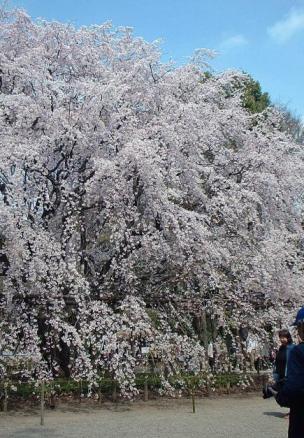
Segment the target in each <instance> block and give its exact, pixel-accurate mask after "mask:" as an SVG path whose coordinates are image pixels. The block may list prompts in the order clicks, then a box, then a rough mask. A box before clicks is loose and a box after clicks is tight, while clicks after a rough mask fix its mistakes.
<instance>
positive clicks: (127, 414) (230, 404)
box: [0, 394, 288, 438]
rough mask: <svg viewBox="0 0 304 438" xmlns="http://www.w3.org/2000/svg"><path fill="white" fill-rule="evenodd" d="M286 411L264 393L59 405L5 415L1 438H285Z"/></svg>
mask: <svg viewBox="0 0 304 438" xmlns="http://www.w3.org/2000/svg"><path fill="white" fill-rule="evenodd" d="M286 412H287V411H286V409H285V410H284V409H281V408H280V407H279V406H278V405H277V404H276V402H275V401H274V400H273V399H269V400H263V399H262V398H261V397H260V396H257V395H256V394H255V395H248V394H247V395H244V396H240V395H238V396H231V395H230V396H222V397H214V398H213V397H208V398H203V399H199V400H197V402H196V413H195V414H193V413H192V405H191V400H188V399H181V400H167V399H158V400H153V401H148V402H138V401H137V402H133V403H132V402H131V403H118V404H113V403H104V404H102V405H101V406H95V407H92V406H87V405H83V406H74V407H72V406H67V405H60V406H58V408H56V410H54V411H50V410H46V414H45V425H44V426H40V417H39V411H36V412H34V411H31V412H27V413H24V412H23V413H22V412H13V411H10V412H9V413H8V414H4V413H1V414H0V437H1V438H13V437H14V438H30V437H43V438H57V437H64V438H66V437H69V438H78V437H79V438H80V437H81V438H144V437H147V438H169V437H174V438H199V437H200V438H201V437H206V438H209V437H212V438H228V437H229V438H241V437H242V438H266V437H267V438H284V437H287V428H288V420H287V419H285V418H284V415H285V414H286Z"/></svg>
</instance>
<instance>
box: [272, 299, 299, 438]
mask: <svg viewBox="0 0 304 438" xmlns="http://www.w3.org/2000/svg"><path fill="white" fill-rule="evenodd" d="M294 325H295V326H296V327H297V330H298V337H299V344H298V345H296V346H295V347H294V348H293V349H292V351H291V352H290V355H289V359H288V368H287V377H286V380H285V382H284V384H283V386H282V388H281V389H280V390H279V392H278V394H277V395H276V400H277V402H278V403H279V405H280V406H282V407H287V408H290V415H289V429H288V438H304V307H302V308H301V309H300V310H299V311H298V313H297V316H296V320H295V322H294Z"/></svg>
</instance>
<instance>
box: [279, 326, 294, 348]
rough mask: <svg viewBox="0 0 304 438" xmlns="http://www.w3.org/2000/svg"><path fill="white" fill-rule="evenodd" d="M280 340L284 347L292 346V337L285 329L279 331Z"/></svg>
mask: <svg viewBox="0 0 304 438" xmlns="http://www.w3.org/2000/svg"><path fill="white" fill-rule="evenodd" d="M279 338H280V342H281V344H282V345H288V344H292V337H291V334H290V332H289V331H288V330H286V329H283V330H280V331H279Z"/></svg>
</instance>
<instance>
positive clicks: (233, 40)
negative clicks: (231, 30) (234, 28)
mask: <svg viewBox="0 0 304 438" xmlns="http://www.w3.org/2000/svg"><path fill="white" fill-rule="evenodd" d="M247 44H248V40H247V38H245V37H244V35H241V34H238V35H232V36H231V37H229V38H226V39H225V40H223V41H222V42H221V43H220V46H219V48H220V49H221V50H231V49H234V48H236V47H242V46H246V45H247Z"/></svg>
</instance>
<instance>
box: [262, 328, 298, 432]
mask: <svg viewBox="0 0 304 438" xmlns="http://www.w3.org/2000/svg"><path fill="white" fill-rule="evenodd" d="M279 339H280V343H281V345H280V348H279V350H278V352H277V353H276V356H275V360H274V369H273V380H274V382H275V383H274V384H266V385H265V386H264V388H263V398H269V397H273V396H274V395H276V393H277V392H278V391H280V389H281V388H282V387H283V384H284V382H285V379H286V375H287V364H288V359H289V355H290V352H291V350H292V349H293V347H294V344H293V342H292V337H291V334H290V332H289V331H288V330H286V329H283V330H280V331H279ZM287 417H288V415H287ZM303 438H304V437H303Z"/></svg>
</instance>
